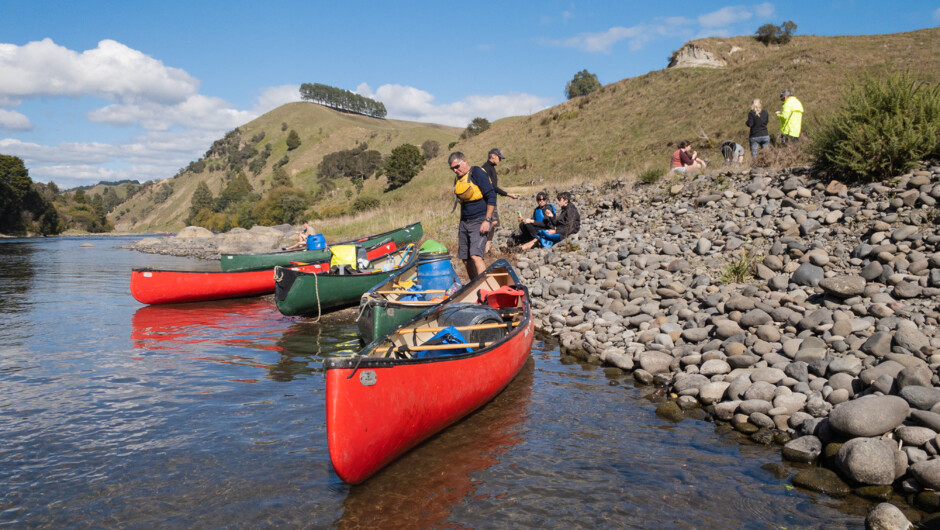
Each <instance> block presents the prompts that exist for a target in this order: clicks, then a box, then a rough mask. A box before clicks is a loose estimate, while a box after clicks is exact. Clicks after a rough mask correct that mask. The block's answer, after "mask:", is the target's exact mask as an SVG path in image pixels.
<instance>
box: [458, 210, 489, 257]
mask: <svg viewBox="0 0 940 530" xmlns="http://www.w3.org/2000/svg"><path fill="white" fill-rule="evenodd" d="M484 219H485V217H477V218H476V219H468V220H466V221H460V225H459V226H458V227H457V259H470V256H479V257H481V258H482V257H483V254H484V252H485V251H486V235H485V234H481V233H480V225H481V224H483V220H484Z"/></svg>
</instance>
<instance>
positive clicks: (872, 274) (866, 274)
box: [859, 260, 884, 281]
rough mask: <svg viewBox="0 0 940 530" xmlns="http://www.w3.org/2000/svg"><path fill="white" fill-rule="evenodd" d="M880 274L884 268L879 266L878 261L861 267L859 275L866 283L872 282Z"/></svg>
mask: <svg viewBox="0 0 940 530" xmlns="http://www.w3.org/2000/svg"><path fill="white" fill-rule="evenodd" d="M882 272H884V267H882V266H881V262H880V261H878V260H873V261H872V262H871V263H869V264H868V265H865V266H864V267H862V270H861V271H860V272H859V275H860V276H861V277H862V278H864V279H866V280H868V281H872V280H874V279H875V278H878V277H879V276H881V273H882Z"/></svg>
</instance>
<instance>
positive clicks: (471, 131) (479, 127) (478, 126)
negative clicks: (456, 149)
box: [460, 118, 490, 139]
mask: <svg viewBox="0 0 940 530" xmlns="http://www.w3.org/2000/svg"><path fill="white" fill-rule="evenodd" d="M489 128H490V120H488V119H486V118H473V121H471V122H470V124H469V125H467V128H466V129H464V131H463V132H462V133H460V137H461V138H463V139H466V138H473V137H474V136H476V135H478V134H480V133H482V132H483V131H485V130H487V129H489Z"/></svg>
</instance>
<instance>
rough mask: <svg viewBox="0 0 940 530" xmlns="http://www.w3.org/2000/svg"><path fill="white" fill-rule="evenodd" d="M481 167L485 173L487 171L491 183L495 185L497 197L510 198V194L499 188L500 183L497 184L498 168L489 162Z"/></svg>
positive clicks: (494, 189)
mask: <svg viewBox="0 0 940 530" xmlns="http://www.w3.org/2000/svg"><path fill="white" fill-rule="evenodd" d="M480 167H482V168H483V171H486V174H487V175H489V177H490V183H491V184H493V191H495V192H496V195H502V196H503V197H506V196H508V195H509V194H508V193H506V191H505V190H503V189H502V188H500V187H499V183H498V182H497V179H498V178H499V177H498V176H497V175H496V166H494V165H493V163H492V162H490V161H489V160H487V161H486V162H484V163H483V165H482V166H480Z"/></svg>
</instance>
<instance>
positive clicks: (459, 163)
mask: <svg viewBox="0 0 940 530" xmlns="http://www.w3.org/2000/svg"><path fill="white" fill-rule="evenodd" d="M462 165H463V162H458V163H457V165H456V166H450V168H451V169H453V170H454V171H457V170H458V169H460V166H462Z"/></svg>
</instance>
